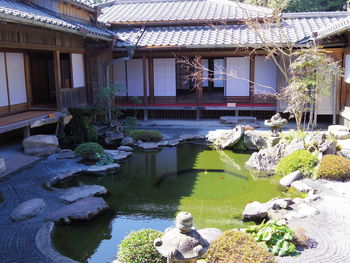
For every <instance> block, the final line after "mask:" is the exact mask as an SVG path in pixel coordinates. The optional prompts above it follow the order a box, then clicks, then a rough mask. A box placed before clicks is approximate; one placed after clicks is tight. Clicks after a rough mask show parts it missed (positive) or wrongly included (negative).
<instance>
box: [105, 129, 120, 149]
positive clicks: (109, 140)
mask: <svg viewBox="0 0 350 263" xmlns="http://www.w3.org/2000/svg"><path fill="white" fill-rule="evenodd" d="M123 138H124V133H122V132H118V131H108V132H106V137H105V140H104V141H105V144H106V145H108V146H114V145H117V144H119V143H120V142H121V141H122V140H123Z"/></svg>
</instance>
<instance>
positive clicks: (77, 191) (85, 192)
mask: <svg viewBox="0 0 350 263" xmlns="http://www.w3.org/2000/svg"><path fill="white" fill-rule="evenodd" d="M106 194H107V189H106V188H105V187H103V186H101V185H84V186H79V187H70V188H68V189H67V190H65V191H64V194H62V195H61V196H60V199H61V200H62V201H63V202H65V203H73V202H76V201H78V200H80V199H84V198H87V197H93V196H104V195H106Z"/></svg>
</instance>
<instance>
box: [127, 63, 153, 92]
mask: <svg viewBox="0 0 350 263" xmlns="http://www.w3.org/2000/svg"><path fill="white" fill-rule="evenodd" d="M147 61H148V60H147ZM127 71H128V73H127V76H128V85H127V93H128V96H143V65H142V59H130V60H128V62H127ZM146 74H147V76H148V62H147V68H146ZM147 80H148V77H147ZM146 84H147V93H148V90H149V88H148V87H149V85H148V81H147V83H146Z"/></svg>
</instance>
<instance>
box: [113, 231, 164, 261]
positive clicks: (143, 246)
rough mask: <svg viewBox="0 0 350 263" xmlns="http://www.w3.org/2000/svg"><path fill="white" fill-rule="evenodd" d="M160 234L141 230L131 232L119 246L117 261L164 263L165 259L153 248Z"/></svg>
mask: <svg viewBox="0 0 350 263" xmlns="http://www.w3.org/2000/svg"><path fill="white" fill-rule="evenodd" d="M162 235H163V233H162V232H159V231H156V230H152V229H141V230H139V231H134V232H131V233H130V234H129V235H128V236H127V237H125V238H124V240H123V241H122V242H121V244H120V245H119V251H118V260H119V261H120V262H121V263H166V261H167V260H166V258H165V257H163V256H162V255H160V254H159V253H158V251H157V250H156V249H155V247H154V246H153V242H154V240H155V239H156V238H159V237H161V236H162Z"/></svg>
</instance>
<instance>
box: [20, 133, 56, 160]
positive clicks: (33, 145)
mask: <svg viewBox="0 0 350 263" xmlns="http://www.w3.org/2000/svg"><path fill="white" fill-rule="evenodd" d="M23 147H24V152H25V153H26V154H28V155H34V156H40V157H44V156H48V155H51V154H55V153H58V152H59V151H60V146H59V143H58V139H57V137H56V136H55V135H33V136H29V137H27V138H25V139H24V140H23Z"/></svg>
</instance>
